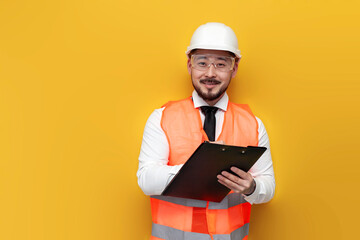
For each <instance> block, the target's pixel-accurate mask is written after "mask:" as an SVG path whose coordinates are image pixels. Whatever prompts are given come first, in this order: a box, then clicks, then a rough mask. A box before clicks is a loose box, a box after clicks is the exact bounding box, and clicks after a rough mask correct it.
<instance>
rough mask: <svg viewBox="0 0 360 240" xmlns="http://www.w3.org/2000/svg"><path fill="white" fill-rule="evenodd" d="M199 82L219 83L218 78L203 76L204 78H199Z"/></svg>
mask: <svg viewBox="0 0 360 240" xmlns="http://www.w3.org/2000/svg"><path fill="white" fill-rule="evenodd" d="M200 83H215V84H219V83H221V82H220V81H219V80H216V79H215V78H205V79H201V80H200Z"/></svg>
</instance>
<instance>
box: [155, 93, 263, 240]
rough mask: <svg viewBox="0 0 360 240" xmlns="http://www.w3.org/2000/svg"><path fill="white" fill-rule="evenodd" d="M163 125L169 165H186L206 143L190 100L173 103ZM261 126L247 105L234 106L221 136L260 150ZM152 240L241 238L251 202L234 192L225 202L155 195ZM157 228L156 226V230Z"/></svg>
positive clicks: (246, 228)
mask: <svg viewBox="0 0 360 240" xmlns="http://www.w3.org/2000/svg"><path fill="white" fill-rule="evenodd" d="M164 106H165V109H164V110H163V113H162V119H161V127H162V129H163V130H164V132H165V134H166V137H167V140H168V142H169V148H170V149H169V162H168V164H169V165H178V164H183V163H185V162H186V160H187V159H188V158H189V157H190V155H191V154H192V153H193V152H194V151H195V149H196V148H197V147H198V146H199V145H200V144H201V143H202V142H203V141H204V140H205V139H206V137H205V136H204V134H205V133H204V130H203V129H202V123H201V118H200V113H199V110H198V109H196V108H194V104H193V102H192V100H191V98H187V99H184V100H180V101H176V102H169V103H167V104H166V105H164ZM257 129H258V123H257V121H256V118H255V116H254V115H253V114H252V112H251V110H250V109H249V107H248V106H247V105H237V104H234V103H231V102H229V103H228V108H227V111H226V112H225V114H224V123H223V129H222V132H221V133H220V135H219V137H218V139H217V140H218V141H219V140H222V141H224V142H225V143H226V144H229V145H237V146H257V145H258V132H257ZM151 211H152V219H153V234H152V239H154V240H157V239H170V240H173V239H174V240H185V239H186V240H187V239H189V240H193V239H194V240H195V239H196V240H197V239H199V240H201V239H206V240H211V239H212V240H217V239H218V240H222V239H227V240H238V239H244V238H246V236H247V233H248V223H249V220H250V211H251V204H250V203H248V202H246V201H245V199H244V198H243V196H242V195H241V194H237V193H233V192H231V193H230V194H229V195H228V196H227V197H226V198H225V199H224V200H223V201H222V202H220V203H215V202H206V201H201V200H192V199H184V198H176V197H164V196H152V197H151ZM154 226H155V227H154Z"/></svg>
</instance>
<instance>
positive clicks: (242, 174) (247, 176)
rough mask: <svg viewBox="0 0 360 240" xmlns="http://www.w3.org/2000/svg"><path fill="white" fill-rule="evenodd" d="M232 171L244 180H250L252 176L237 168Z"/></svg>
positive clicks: (232, 168)
mask: <svg viewBox="0 0 360 240" xmlns="http://www.w3.org/2000/svg"><path fill="white" fill-rule="evenodd" d="M230 170H231V171H233V172H234V173H236V174H237V175H238V176H239V177H240V178H242V179H250V176H249V174H248V173H247V172H245V171H243V170H241V169H239V168H237V167H231V168H230Z"/></svg>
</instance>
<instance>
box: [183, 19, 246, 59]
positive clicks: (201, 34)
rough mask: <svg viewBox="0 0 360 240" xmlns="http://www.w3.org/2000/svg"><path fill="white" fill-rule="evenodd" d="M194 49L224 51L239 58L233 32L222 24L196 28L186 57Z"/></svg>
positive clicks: (212, 23) (208, 24) (213, 23)
mask: <svg viewBox="0 0 360 240" xmlns="http://www.w3.org/2000/svg"><path fill="white" fill-rule="evenodd" d="M194 49H211V50H224V51H229V52H232V53H233V54H235V56H236V57H238V58H241V55H240V50H239V49H238V41H237V38H236V35H235V33H234V31H233V30H232V29H231V28H230V27H228V26H226V25H225V24H222V23H215V22H210V23H206V24H204V25H201V26H200V27H198V28H197V29H196V30H195V32H194V34H193V36H192V38H191V42H190V46H188V47H187V50H186V52H185V53H186V55H189V53H190V52H191V51H192V50H194Z"/></svg>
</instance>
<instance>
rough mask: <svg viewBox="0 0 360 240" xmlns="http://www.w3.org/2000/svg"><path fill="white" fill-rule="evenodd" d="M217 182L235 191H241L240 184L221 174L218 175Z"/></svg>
mask: <svg viewBox="0 0 360 240" xmlns="http://www.w3.org/2000/svg"><path fill="white" fill-rule="evenodd" d="M218 182H219V183H221V184H222V185H224V186H225V187H227V188H229V189H231V190H233V191H234V192H236V193H239V192H242V191H243V187H242V186H241V185H238V184H236V183H234V182H233V181H231V180H229V179H227V178H225V177H224V176H222V175H218Z"/></svg>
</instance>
